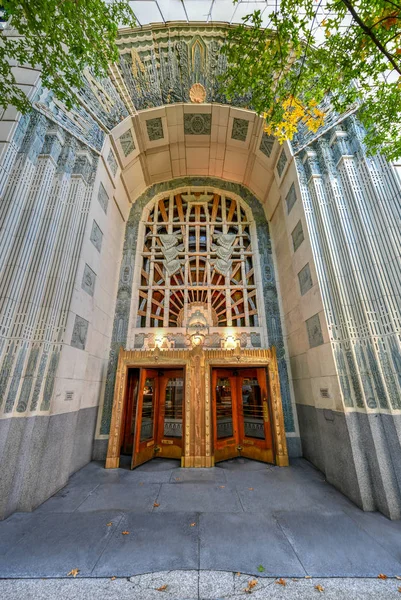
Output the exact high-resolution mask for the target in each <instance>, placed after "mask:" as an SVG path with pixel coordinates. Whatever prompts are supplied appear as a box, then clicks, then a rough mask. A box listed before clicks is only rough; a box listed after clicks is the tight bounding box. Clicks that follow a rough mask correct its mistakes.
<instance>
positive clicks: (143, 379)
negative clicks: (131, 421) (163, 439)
mask: <svg viewBox="0 0 401 600" xmlns="http://www.w3.org/2000/svg"><path fill="white" fill-rule="evenodd" d="M158 391H159V390H158V373H157V371H155V370H152V369H141V371H140V376H139V392H138V402H137V409H136V423H135V438H134V452H133V454H132V463H131V467H132V468H134V467H137V466H138V465H141V464H142V463H144V462H146V461H148V460H150V459H151V458H153V456H154V450H155V441H156V431H155V429H156V420H155V415H157V412H158V399H159V398H158V397H159V394H158Z"/></svg>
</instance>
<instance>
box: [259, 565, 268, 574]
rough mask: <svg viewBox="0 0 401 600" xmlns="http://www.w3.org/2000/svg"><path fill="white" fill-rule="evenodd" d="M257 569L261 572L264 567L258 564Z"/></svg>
mask: <svg viewBox="0 0 401 600" xmlns="http://www.w3.org/2000/svg"><path fill="white" fill-rule="evenodd" d="M258 571H259V573H263V571H266V569H265V568H264V566H263V565H259V566H258Z"/></svg>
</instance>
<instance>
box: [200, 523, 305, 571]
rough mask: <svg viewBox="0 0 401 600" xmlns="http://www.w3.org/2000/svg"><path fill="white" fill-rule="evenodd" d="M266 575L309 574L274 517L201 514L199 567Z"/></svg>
mask: <svg viewBox="0 0 401 600" xmlns="http://www.w3.org/2000/svg"><path fill="white" fill-rule="evenodd" d="M260 567H263V569H264V571H263V575H264V577H268V576H269V575H270V576H272V575H274V576H277V575H279V576H284V575H287V576H292V577H299V576H305V575H307V573H306V571H305V569H304V568H303V566H302V564H301V562H300V561H299V559H298V557H297V556H296V554H295V552H294V550H293V548H292V547H291V545H290V543H289V542H288V540H287V538H286V537H285V535H284V534H283V532H282V530H281V528H280V527H279V526H278V525H277V523H276V522H275V520H273V519H268V518H267V517H265V516H263V515H259V514H253V515H251V514H249V513H240V514H228V513H224V514H202V515H200V568H201V569H207V570H211V569H213V570H216V569H217V570H221V571H234V570H235V571H240V572H244V573H250V574H259V570H258V568H260Z"/></svg>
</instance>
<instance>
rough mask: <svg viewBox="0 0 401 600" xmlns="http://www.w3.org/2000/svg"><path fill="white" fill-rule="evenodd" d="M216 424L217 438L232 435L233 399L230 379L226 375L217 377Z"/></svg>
mask: <svg viewBox="0 0 401 600" xmlns="http://www.w3.org/2000/svg"><path fill="white" fill-rule="evenodd" d="M216 424H217V439H218V440H221V439H225V438H231V437H233V434H234V429H233V399H232V391H231V380H230V379H229V378H228V377H226V378H222V377H218V378H217V382H216Z"/></svg>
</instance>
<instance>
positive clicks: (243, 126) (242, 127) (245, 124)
mask: <svg viewBox="0 0 401 600" xmlns="http://www.w3.org/2000/svg"><path fill="white" fill-rule="evenodd" d="M248 128H249V121H248V120H247V119H237V118H234V120H233V128H232V130H231V139H233V140H238V141H240V142H245V140H246V136H247V135H248Z"/></svg>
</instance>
